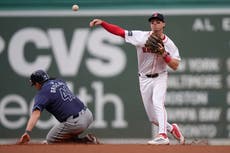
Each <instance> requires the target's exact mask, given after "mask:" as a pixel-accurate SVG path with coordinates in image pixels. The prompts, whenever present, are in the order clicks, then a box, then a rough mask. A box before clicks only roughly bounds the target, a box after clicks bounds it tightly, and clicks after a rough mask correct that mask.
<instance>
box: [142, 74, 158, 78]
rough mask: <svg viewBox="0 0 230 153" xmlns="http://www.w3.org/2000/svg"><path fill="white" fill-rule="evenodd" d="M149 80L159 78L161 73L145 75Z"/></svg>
mask: <svg viewBox="0 0 230 153" xmlns="http://www.w3.org/2000/svg"><path fill="white" fill-rule="evenodd" d="M145 76H146V77H147V78H156V77H158V76H159V73H154V74H146V75H145Z"/></svg>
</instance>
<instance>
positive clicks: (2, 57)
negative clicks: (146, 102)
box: [0, 9, 230, 140]
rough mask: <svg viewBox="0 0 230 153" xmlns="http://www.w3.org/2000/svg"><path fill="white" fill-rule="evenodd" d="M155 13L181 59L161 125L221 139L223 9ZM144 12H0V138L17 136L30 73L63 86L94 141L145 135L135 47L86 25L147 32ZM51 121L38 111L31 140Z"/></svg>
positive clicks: (225, 118)
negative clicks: (88, 116)
mask: <svg viewBox="0 0 230 153" xmlns="http://www.w3.org/2000/svg"><path fill="white" fill-rule="evenodd" d="M159 11H161V12H162V13H164V14H165V16H166V29H165V32H166V34H167V35H168V36H169V37H170V38H171V39H173V40H174V42H175V43H176V45H177V46H178V48H179V50H180V55H181V58H182V61H181V65H180V67H179V70H178V71H176V72H172V71H170V70H169V72H170V74H169V80H168V95H167V97H166V102H165V103H166V106H167V107H166V109H167V112H168V119H169V122H176V123H178V124H179V125H180V126H181V129H182V131H183V133H184V134H185V137H186V138H188V139H193V138H207V139H217V140H219V139H226V140H227V139H229V138H230V91H229V89H230V75H229V74H230V56H229V55H230V54H229V52H230V37H229V36H230V11H229V10H228V9H211V10H205V11H204V10H203V9H197V10H196V11H195V14H194V11H193V10H180V11H178V10H159ZM151 13H152V10H141V11H140V12H136V11H133V10H120V11H119V13H118V12H117V11H114V12H112V11H110V10H100V11H99V10H85V11H79V12H78V13H73V12H71V11H68V10H62V11H55V10H53V11H50V10H46V11H38V10H37V11H29V10H27V11H25V10H24V11H0V23H1V24H0V70H1V75H0V78H1V86H0V139H1V140H4V139H15V138H18V137H20V136H21V134H22V133H23V132H24V130H25V127H26V123H27V120H28V118H29V115H30V113H31V107H32V105H33V97H34V95H35V93H36V91H35V89H34V88H32V87H30V86H29V82H28V77H29V75H30V74H31V72H33V71H34V70H36V69H44V70H46V71H47V72H48V73H49V74H50V75H51V76H56V77H60V78H63V79H65V80H66V81H68V85H69V87H70V88H71V90H72V91H73V92H74V93H75V94H76V95H78V96H79V97H80V99H82V100H83V101H84V102H85V103H86V105H87V106H88V107H89V108H90V109H91V110H92V112H93V114H94V118H95V122H94V124H93V125H92V126H91V127H90V129H89V130H90V131H91V132H94V133H96V134H97V136H98V137H99V138H116V139H148V138H151V137H152V128H151V125H150V123H149V122H148V119H147V116H146V114H145V111H144V107H143V104H142V100H141V97H140V92H139V85H138V75H137V58H136V51H135V47H133V46H132V45H130V44H126V43H125V42H124V40H123V39H121V38H119V37H117V36H113V35H111V34H109V33H107V32H106V31H105V30H104V29H102V28H101V27H96V28H93V29H91V28H89V26H88V25H89V22H90V21H91V20H92V19H93V18H95V17H96V18H102V19H104V20H107V21H108V22H111V23H116V24H118V25H120V26H121V27H123V28H125V29H127V30H133V29H139V30H149V23H148V22H147V19H148V17H149V15H151ZM92 14H93V16H92ZM127 14H128V15H127ZM56 122H57V121H56V120H55V119H54V118H53V117H51V116H50V115H48V113H47V112H44V113H43V115H42V118H41V119H40V120H39V122H38V124H37V126H36V127H35V128H34V130H33V132H32V138H37V139H42V138H44V137H45V136H46V133H47V132H48V130H49V129H50V128H51V127H52V126H53V125H54V124H55V123H56Z"/></svg>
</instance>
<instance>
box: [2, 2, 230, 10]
mask: <svg viewBox="0 0 230 153" xmlns="http://www.w3.org/2000/svg"><path fill="white" fill-rule="evenodd" d="M76 3H77V4H78V5H79V6H80V7H81V9H86V8H87V9H89V8H90V9H92V8H93V9H108V8H114V9H121V8H123V9H124V8H133V9H140V8H178V7H179V8H181V7H182V8H184V7H186V8H191V7H192V8H194V7H195V8H197V7H202V8H203V7H208V8H209V7H225V8H226V7H229V6H230V0H48V1H47V0H20V1H18V0H1V1H0V9H3V10H5V9H67V8H71V6H72V5H73V4H76Z"/></svg>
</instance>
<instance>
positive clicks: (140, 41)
mask: <svg viewBox="0 0 230 153" xmlns="http://www.w3.org/2000/svg"><path fill="white" fill-rule="evenodd" d="M150 34H151V31H127V30H125V41H126V42H128V43H131V44H132V45H134V46H136V50H137V58H138V72H139V83H140V91H141V95H142V99H143V103H144V107H145V111H146V113H147V116H148V118H149V120H150V122H152V123H153V124H155V125H158V126H159V131H158V133H167V130H168V131H171V130H172V126H171V124H169V123H168V122H167V113H166V110H165V106H164V101H165V96H166V90H167V79H168V72H167V64H166V62H165V61H164V59H163V58H162V56H161V55H158V54H155V53H150V52H148V51H147V49H146V48H145V42H146V40H147V39H148V37H149V35H150ZM163 43H164V47H165V50H166V51H167V52H168V53H169V54H170V56H171V57H172V58H175V59H178V60H180V55H179V51H178V48H177V47H176V45H175V44H174V43H173V41H172V40H171V39H170V38H169V37H168V36H166V35H165V38H164V39H163ZM155 73H158V76H157V77H147V76H146V75H147V74H155Z"/></svg>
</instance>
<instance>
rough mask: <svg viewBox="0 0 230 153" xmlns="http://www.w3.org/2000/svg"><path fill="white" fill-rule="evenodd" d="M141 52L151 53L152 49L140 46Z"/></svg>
mask: <svg viewBox="0 0 230 153" xmlns="http://www.w3.org/2000/svg"><path fill="white" fill-rule="evenodd" d="M142 52H143V53H151V52H152V51H151V50H150V49H148V48H146V47H142Z"/></svg>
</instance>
